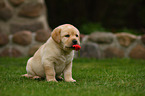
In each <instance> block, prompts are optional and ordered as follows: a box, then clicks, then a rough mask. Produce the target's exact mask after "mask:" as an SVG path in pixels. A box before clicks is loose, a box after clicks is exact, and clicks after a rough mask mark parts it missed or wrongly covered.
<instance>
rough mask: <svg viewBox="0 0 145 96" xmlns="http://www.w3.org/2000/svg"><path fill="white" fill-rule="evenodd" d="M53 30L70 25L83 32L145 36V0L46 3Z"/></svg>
mask: <svg viewBox="0 0 145 96" xmlns="http://www.w3.org/2000/svg"><path fill="white" fill-rule="evenodd" d="M45 1H46V5H47V11H48V12H47V13H48V22H49V25H50V27H51V28H52V29H53V28H55V27H56V26H58V25H61V24H65V23H70V24H73V25H74V26H76V27H77V28H78V29H79V30H80V31H81V33H84V34H89V33H91V32H93V31H110V32H114V33H116V32H121V31H122V32H123V31H126V32H129V33H133V34H139V35H141V34H145V0H61V1H60V0H45Z"/></svg>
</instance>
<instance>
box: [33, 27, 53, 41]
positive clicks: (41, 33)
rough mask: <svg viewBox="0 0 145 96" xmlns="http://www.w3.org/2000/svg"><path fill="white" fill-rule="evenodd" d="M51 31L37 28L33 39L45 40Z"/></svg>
mask: <svg viewBox="0 0 145 96" xmlns="http://www.w3.org/2000/svg"><path fill="white" fill-rule="evenodd" d="M50 35H51V33H50V32H49V31H47V30H44V29H42V30H38V31H37V32H36V36H35V40H36V41H39V42H46V41H47V40H48V38H49V37H50Z"/></svg>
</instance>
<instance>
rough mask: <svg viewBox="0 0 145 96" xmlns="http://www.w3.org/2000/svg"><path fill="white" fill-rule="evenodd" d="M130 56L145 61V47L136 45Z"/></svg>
mask: <svg viewBox="0 0 145 96" xmlns="http://www.w3.org/2000/svg"><path fill="white" fill-rule="evenodd" d="M129 56H130V57H131V58H134V59H145V47H144V46H142V45H140V44H138V45H136V46H135V47H134V48H133V49H132V50H131V52H130V54H129Z"/></svg>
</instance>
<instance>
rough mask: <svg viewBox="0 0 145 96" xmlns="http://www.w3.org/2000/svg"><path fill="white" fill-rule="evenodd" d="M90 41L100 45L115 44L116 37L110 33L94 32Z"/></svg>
mask: <svg viewBox="0 0 145 96" xmlns="http://www.w3.org/2000/svg"><path fill="white" fill-rule="evenodd" d="M88 39H89V41H92V42H95V43H98V44H110V43H112V42H113V39H114V35H113V34H112V33H108V32H94V33H92V34H91V35H90V36H89V38H88Z"/></svg>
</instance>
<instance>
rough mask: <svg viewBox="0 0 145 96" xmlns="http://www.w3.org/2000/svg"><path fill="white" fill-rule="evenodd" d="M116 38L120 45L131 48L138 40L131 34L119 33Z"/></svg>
mask: <svg viewBox="0 0 145 96" xmlns="http://www.w3.org/2000/svg"><path fill="white" fill-rule="evenodd" d="M116 37H117V39H118V41H119V43H120V45H122V46H124V47H128V46H130V45H131V44H132V43H133V42H134V41H135V40H136V39H137V36H135V35H132V34H129V33H117V34H116Z"/></svg>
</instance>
